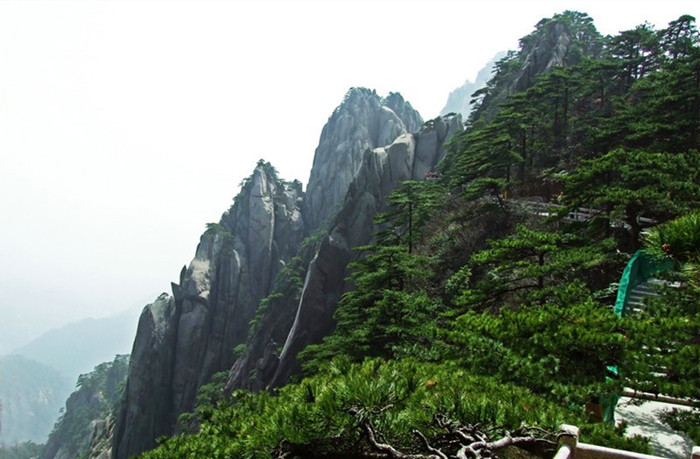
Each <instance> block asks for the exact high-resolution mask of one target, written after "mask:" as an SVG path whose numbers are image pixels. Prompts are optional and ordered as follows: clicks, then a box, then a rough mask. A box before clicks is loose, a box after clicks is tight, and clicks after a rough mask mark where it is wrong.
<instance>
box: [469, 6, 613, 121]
mask: <svg viewBox="0 0 700 459" xmlns="http://www.w3.org/2000/svg"><path fill="white" fill-rule="evenodd" d="M589 21H590V18H588V17H587V16H586V15H582V14H581V13H575V12H564V13H562V14H559V15H555V16H554V17H553V18H551V19H543V20H542V21H540V22H539V23H538V24H537V25H536V27H535V29H536V30H535V31H534V32H532V33H531V34H530V35H528V36H526V37H524V38H522V39H521V40H520V43H521V49H520V51H518V52H517V53H515V52H511V53H509V58H508V59H509V60H508V64H507V65H506V66H505V68H506V69H507V70H506V71H504V72H503V73H502V74H500V78H499V79H498V81H497V82H496V83H495V85H494V87H492V88H491V90H490V91H489V94H488V95H487V96H486V97H485V98H484V100H483V103H482V104H481V106H480V108H479V109H477V111H476V113H475V115H476V118H481V117H483V118H485V119H487V120H488V119H492V118H493V117H494V116H495V114H496V113H497V112H498V110H499V105H500V104H501V103H502V102H504V101H505V100H507V98H508V97H509V96H510V95H511V94H513V93H515V92H517V91H522V90H525V89H527V88H529V87H530V86H532V84H533V83H534V81H535V79H536V78H537V77H538V76H539V75H540V74H542V73H544V72H548V71H550V70H553V69H555V68H557V67H561V66H567V65H573V64H575V63H577V62H579V61H580V60H581V58H582V57H584V56H597V55H599V54H600V52H601V47H600V40H599V38H600V34H599V33H598V32H597V31H596V30H595V27H593V26H592V25H591V24H590V23H589Z"/></svg>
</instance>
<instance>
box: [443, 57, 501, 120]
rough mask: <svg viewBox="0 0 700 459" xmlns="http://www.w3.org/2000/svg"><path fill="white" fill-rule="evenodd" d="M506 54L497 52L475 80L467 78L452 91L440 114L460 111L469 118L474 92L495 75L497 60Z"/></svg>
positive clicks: (464, 117)
mask: <svg viewBox="0 0 700 459" xmlns="http://www.w3.org/2000/svg"><path fill="white" fill-rule="evenodd" d="M505 56H506V53H505V52H503V51H502V52H499V53H497V54H496V55H495V56H494V57H493V58H492V59H491V60H490V61H489V62H488V63H487V64H486V65H485V66H484V68H482V69H481V70H479V73H478V74H477V75H476V79H475V80H474V82H471V81H469V80H467V81H465V82H464V84H463V85H462V86H460V87H459V88H456V89H455V90H454V91H452V92H451V93H450V95H449V96H447V102H446V103H445V107H444V108H443V109H442V110H440V115H441V116H444V115H447V114H449V113H459V114H460V115H462V118H463V119H467V118H468V117H469V113H471V111H472V105H471V100H472V94H474V92H476V91H477V90H479V89H481V88H483V87H484V86H486V83H487V82H488V81H489V80H490V79H491V77H492V76H493V75H492V73H493V69H494V67H495V65H496V62H498V61H499V60H501V59H503V58H504V57H505Z"/></svg>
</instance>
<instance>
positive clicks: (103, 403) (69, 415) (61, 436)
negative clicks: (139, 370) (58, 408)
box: [41, 355, 128, 459]
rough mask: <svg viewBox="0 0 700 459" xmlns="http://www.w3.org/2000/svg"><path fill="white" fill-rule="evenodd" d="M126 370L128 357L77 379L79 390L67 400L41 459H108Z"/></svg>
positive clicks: (119, 358)
mask: <svg viewBox="0 0 700 459" xmlns="http://www.w3.org/2000/svg"><path fill="white" fill-rule="evenodd" d="M127 369H128V356H127V355H119V356H117V357H116V358H115V359H114V361H112V362H106V363H102V364H100V365H98V366H96V367H95V369H94V370H93V371H92V372H90V373H88V374H84V375H81V376H80V378H78V386H79V388H78V389H77V390H76V391H75V392H73V393H72V394H71V395H70V397H68V400H67V401H66V408H65V412H64V413H63V415H62V416H61V418H60V419H59V420H58V422H57V423H56V426H55V427H54V430H53V432H51V435H50V436H49V440H48V442H47V443H46V447H45V448H44V451H43V453H42V455H41V459H70V458H74V457H98V456H99V457H105V458H108V457H109V449H110V448H109V444H110V441H109V440H110V435H111V429H112V428H113V426H114V422H113V418H112V407H113V406H114V404H115V403H117V402H119V399H120V397H121V390H122V384H123V382H124V380H125V379H126V372H127Z"/></svg>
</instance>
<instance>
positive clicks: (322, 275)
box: [270, 115, 462, 386]
mask: <svg viewBox="0 0 700 459" xmlns="http://www.w3.org/2000/svg"><path fill="white" fill-rule="evenodd" d="M461 128H462V117H461V116H460V115H455V116H449V117H447V118H444V119H443V118H437V119H436V120H433V121H432V122H429V123H427V125H426V126H425V127H424V128H423V129H421V131H419V132H418V133H417V134H404V135H402V136H401V137H399V138H398V139H396V140H395V141H394V143H392V144H391V145H390V146H388V147H386V148H382V147H380V148H377V149H375V150H372V151H371V152H368V153H367V154H366V155H365V157H364V160H363V163H362V167H361V168H360V171H359V172H358V174H357V176H356V178H355V180H354V181H353V183H352V185H351V186H350V190H349V191H348V193H347V197H346V199H345V203H344V205H343V208H342V209H341V210H340V212H339V213H338V215H337V216H336V217H335V219H334V220H333V223H332V225H331V229H330V231H328V233H327V234H326V235H325V236H324V238H323V241H322V242H321V245H320V248H319V250H318V253H317V254H316V256H315V257H314V260H313V262H312V263H311V265H310V266H309V270H308V272H307V275H306V281H305V283H304V290H303V293H302V295H301V301H300V303H299V308H298V310H297V314H296V317H295V320H294V324H293V325H292V328H291V330H290V332H289V336H288V337H287V340H286V342H285V344H284V348H283V350H282V354H281V356H280V363H279V366H278V368H277V370H276V371H275V375H274V377H273V379H272V381H271V382H270V385H272V386H279V385H282V384H285V383H286V382H287V381H288V380H289V377H290V376H291V375H292V374H294V373H295V372H296V371H297V370H298V362H297V359H296V356H297V354H298V353H299V352H300V351H301V350H303V349H304V348H305V347H306V346H307V345H308V344H312V343H318V342H320V341H321V340H322V339H323V337H325V336H326V335H328V334H329V333H330V332H331V331H332V329H333V326H334V322H333V313H334V312H335V310H336V307H337V302H338V299H339V298H340V295H341V294H342V293H343V292H344V291H346V289H347V287H348V286H347V284H346V281H345V278H346V277H347V274H348V273H347V270H346V267H347V264H348V263H349V262H350V261H351V260H352V258H353V256H354V254H353V252H352V249H353V248H355V247H358V246H361V245H364V244H367V243H368V242H369V241H370V239H371V236H372V233H373V229H374V225H373V224H372V221H373V218H374V216H375V215H377V213H379V212H381V211H383V210H384V209H385V206H384V200H385V198H386V196H387V195H388V194H389V193H390V192H391V191H392V190H393V189H394V188H395V187H396V185H398V183H399V182H401V181H403V180H411V179H413V180H418V179H423V178H424V177H425V174H426V173H427V172H429V171H431V170H433V168H434V167H435V166H436V165H437V163H438V162H439V161H440V160H441V159H442V158H443V157H444V154H445V150H444V148H443V145H444V143H445V142H446V141H447V140H448V139H449V138H450V137H451V136H452V134H454V133H455V132H457V131H458V130H460V129H461Z"/></svg>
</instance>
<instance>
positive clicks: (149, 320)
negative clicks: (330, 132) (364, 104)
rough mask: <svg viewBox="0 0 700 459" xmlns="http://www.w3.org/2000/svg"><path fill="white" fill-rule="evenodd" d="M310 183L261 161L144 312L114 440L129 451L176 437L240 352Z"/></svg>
mask: <svg viewBox="0 0 700 459" xmlns="http://www.w3.org/2000/svg"><path fill="white" fill-rule="evenodd" d="M301 199H302V195H301V185H300V184H299V182H292V183H289V182H285V181H283V180H281V179H280V178H279V177H278V176H277V172H276V171H275V169H274V167H272V165H270V164H269V163H266V162H264V161H260V162H258V165H257V166H256V168H255V170H254V171H253V173H252V174H251V175H250V176H249V177H248V178H247V179H246V180H244V183H243V186H242V188H241V192H240V193H239V195H238V196H237V197H236V198H235V200H234V204H233V205H232V206H231V208H230V209H229V210H228V211H226V212H225V213H224V214H223V216H222V217H221V220H220V221H219V223H214V224H209V225H207V226H208V228H207V230H206V231H205V232H204V234H202V236H201V238H200V242H199V245H198V246H197V250H196V253H195V257H194V259H193V260H192V261H191V262H190V264H189V265H188V266H187V267H186V268H184V269H183V271H182V273H181V275H180V281H179V283H177V284H175V283H174V284H173V285H172V290H173V295H172V296H170V295H161V296H159V297H158V299H157V300H156V301H155V302H154V303H153V304H151V305H148V306H146V308H145V309H144V312H143V313H142V315H141V319H140V320H139V326H138V331H137V334H136V339H135V341H134V347H133V351H132V359H131V361H130V363H129V377H128V380H127V385H126V388H125V392H124V398H123V399H122V405H121V409H120V411H119V413H118V417H117V422H116V426H115V430H114V432H115V434H114V440H113V454H114V457H116V458H125V457H130V456H132V455H134V454H137V453H139V452H142V451H144V450H146V449H149V448H152V447H153V446H155V439H156V438H158V437H159V436H161V435H171V434H172V433H173V432H174V431H175V429H176V425H177V418H178V416H179V415H180V414H181V413H184V412H188V411H191V410H192V409H193V407H194V402H195V398H196V394H197V391H198V389H199V387H200V386H201V385H202V384H204V383H206V382H207V381H208V380H209V379H210V378H211V376H212V375H213V374H214V373H216V372H219V371H223V370H228V369H229V368H230V367H231V366H232V365H233V362H234V360H235V358H234V354H233V349H234V347H236V346H237V345H239V344H241V343H243V342H244V341H245V339H246V338H247V336H248V330H249V326H250V322H251V320H252V319H253V317H254V315H255V310H256V308H257V307H258V304H259V303H260V301H261V300H262V299H263V298H265V297H266V296H267V295H269V294H270V290H271V288H272V284H273V281H274V279H275V277H276V276H277V274H278V273H279V272H280V270H281V269H282V268H283V267H284V265H285V263H287V262H288V261H289V259H290V258H291V257H292V256H293V255H294V254H295V253H296V250H297V247H298V245H299V242H300V241H301V238H302V236H303V232H304V222H303V220H302V217H301V211H300V205H301Z"/></svg>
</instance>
